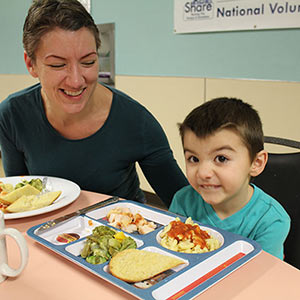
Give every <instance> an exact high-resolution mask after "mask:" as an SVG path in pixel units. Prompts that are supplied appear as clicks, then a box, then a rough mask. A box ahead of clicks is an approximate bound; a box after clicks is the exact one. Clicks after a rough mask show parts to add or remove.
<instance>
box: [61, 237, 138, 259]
mask: <svg viewBox="0 0 300 300" xmlns="http://www.w3.org/2000/svg"><path fill="white" fill-rule="evenodd" d="M124 234H125V235H126V233H124ZM127 236H129V235H127ZM131 238H133V239H134V240H135V242H136V245H137V249H138V248H140V247H141V246H143V244H144V242H143V241H142V240H139V239H136V238H134V237H132V236H131ZM85 241H86V239H82V240H80V241H78V242H75V243H72V245H68V246H66V248H65V250H66V251H67V252H69V253H71V254H72V255H74V256H76V257H81V256H80V252H81V250H82V249H83V247H84V243H85Z"/></svg>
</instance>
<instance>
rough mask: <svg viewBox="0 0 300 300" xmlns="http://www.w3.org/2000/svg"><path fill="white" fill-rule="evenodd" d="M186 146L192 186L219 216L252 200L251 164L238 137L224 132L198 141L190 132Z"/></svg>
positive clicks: (187, 135)
mask: <svg viewBox="0 0 300 300" xmlns="http://www.w3.org/2000/svg"><path fill="white" fill-rule="evenodd" d="M183 146H184V153H185V154H184V155H185V162H186V172H187V177H188V180H189V183H190V184H191V186H192V187H193V188H194V189H195V190H196V191H197V192H198V193H199V194H201V196H202V197H203V199H204V201H205V202H207V203H208V204H210V205H212V206H213V208H214V209H215V211H216V213H217V214H218V211H221V212H222V211H223V212H228V214H229V215H231V214H232V213H234V212H236V211H237V210H239V209H240V208H241V207H243V206H244V205H245V204H246V203H247V202H248V201H249V199H250V197H251V195H252V188H251V187H250V186H249V180H250V175H251V168H252V162H251V161H250V156H249V152H248V149H247V148H246V146H245V145H244V144H243V142H242V140H241V138H240V136H239V135H238V134H236V133H235V132H234V131H232V130H229V129H222V130H220V131H218V132H216V133H215V134H213V135H211V136H208V137H206V138H198V137H197V136H196V135H195V134H194V133H193V132H192V131H190V130H188V131H186V132H185V134H184V139H183Z"/></svg>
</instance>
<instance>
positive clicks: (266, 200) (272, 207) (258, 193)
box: [253, 185, 290, 220]
mask: <svg viewBox="0 0 300 300" xmlns="http://www.w3.org/2000/svg"><path fill="white" fill-rule="evenodd" d="M253 187H254V194H253V197H254V198H255V200H256V201H255V206H256V207H259V208H260V209H261V210H265V211H266V213H268V214H273V215H277V216H278V217H280V218H283V219H288V220H290V216H289V215H288V213H287V212H286V210H285V209H284V207H283V206H282V205H281V204H280V203H279V202H278V201H277V200H276V199H275V198H273V197H272V196H271V195H269V194H267V193H266V192H264V191H263V190H262V189H261V188H259V187H257V186H256V185H253Z"/></svg>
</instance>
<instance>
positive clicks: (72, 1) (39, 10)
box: [23, 0, 101, 61]
mask: <svg viewBox="0 0 300 300" xmlns="http://www.w3.org/2000/svg"><path fill="white" fill-rule="evenodd" d="M55 27H59V28H61V29H64V30H70V31H77V30H79V29H80V28H82V27H86V28H87V29H89V30H90V31H91V33H92V34H93V35H94V37H95V42H96V49H97V50H98V49H99V47H100V43H101V42H100V37H99V30H98V28H97V26H96V24H95V23H94V20H93V18H92V16H91V15H90V14H89V13H88V12H87V10H86V9H85V8H84V6H83V5H82V4H81V3H80V2H79V1H77V0H33V2H32V5H31V6H30V8H29V10H28V13H27V16H26V19H25V22H24V26H23V47H24V49H25V51H26V53H27V54H28V56H29V57H30V58H31V59H32V60H33V61H34V60H35V51H36V49H37V47H38V45H39V42H40V40H41V37H42V36H43V35H44V34H46V33H47V32H49V31H51V30H53V29H54V28H55Z"/></svg>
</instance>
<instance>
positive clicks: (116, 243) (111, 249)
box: [80, 226, 136, 264]
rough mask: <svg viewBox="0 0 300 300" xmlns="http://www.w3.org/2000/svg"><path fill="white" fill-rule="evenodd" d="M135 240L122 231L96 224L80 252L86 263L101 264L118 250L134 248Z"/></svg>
mask: <svg viewBox="0 0 300 300" xmlns="http://www.w3.org/2000/svg"><path fill="white" fill-rule="evenodd" d="M135 248H136V242H135V241H134V239H132V238H131V237H129V236H125V235H124V233H123V232H117V231H115V230H113V229H111V228H109V227H107V226H98V227H95V228H94V229H93V233H92V235H90V236H88V237H87V239H86V242H85V245H84V247H83V249H82V251H81V253H80V255H81V257H82V258H85V259H86V261H87V262H88V263H91V264H102V263H104V262H106V261H108V260H109V259H111V258H112V257H113V256H114V255H115V254H117V253H118V252H120V251H122V250H125V249H135Z"/></svg>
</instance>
